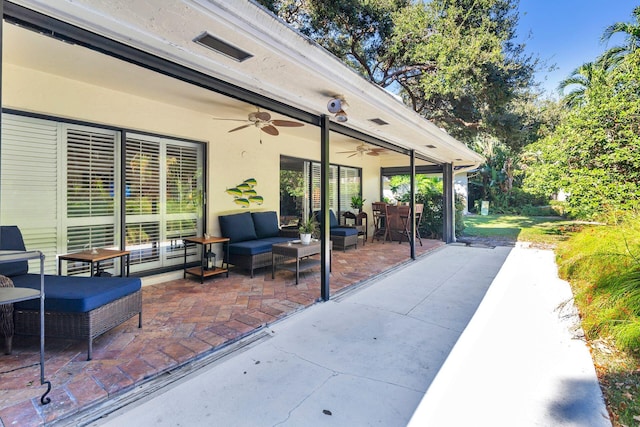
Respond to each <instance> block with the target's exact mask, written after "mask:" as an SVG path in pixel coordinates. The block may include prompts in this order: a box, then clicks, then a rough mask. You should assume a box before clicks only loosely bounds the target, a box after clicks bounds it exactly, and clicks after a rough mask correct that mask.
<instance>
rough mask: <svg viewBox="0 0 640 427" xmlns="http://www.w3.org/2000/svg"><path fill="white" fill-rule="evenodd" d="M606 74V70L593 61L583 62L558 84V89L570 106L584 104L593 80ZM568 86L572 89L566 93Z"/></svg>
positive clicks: (566, 103) (563, 99)
mask: <svg viewBox="0 0 640 427" xmlns="http://www.w3.org/2000/svg"><path fill="white" fill-rule="evenodd" d="M604 74H605V71H604V70H603V69H602V68H600V67H599V66H598V65H597V64H594V63H593V62H587V63H585V64H582V65H581V66H579V67H578V68H576V69H575V70H573V72H572V73H571V75H570V76H569V77H567V78H566V79H564V80H562V81H561V82H560V84H559V85H558V90H559V91H560V93H561V94H562V95H563V98H562V101H563V102H564V103H565V105H566V106H567V107H569V108H574V107H579V106H580V105H583V104H584V102H585V100H586V93H587V91H588V90H589V88H590V87H591V84H592V82H594V81H595V80H596V79H597V78H599V77H602V76H603V75H604ZM567 88H571V90H570V91H569V92H568V93H566V94H565V93H564V91H565V90H566V89H567Z"/></svg>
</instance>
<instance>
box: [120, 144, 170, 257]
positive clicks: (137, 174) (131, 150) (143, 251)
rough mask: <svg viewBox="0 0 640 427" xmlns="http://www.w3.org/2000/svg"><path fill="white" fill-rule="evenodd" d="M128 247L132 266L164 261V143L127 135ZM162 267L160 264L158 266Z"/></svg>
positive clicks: (126, 227)
mask: <svg viewBox="0 0 640 427" xmlns="http://www.w3.org/2000/svg"><path fill="white" fill-rule="evenodd" d="M126 147H127V148H126V153H127V154H126V158H127V165H126V177H127V178H126V180H127V184H126V215H127V221H126V226H125V231H126V246H127V249H128V250H132V252H131V258H130V262H131V265H136V264H142V263H156V262H159V261H160V216H159V213H160V194H161V188H160V183H161V182H162V177H161V176H160V172H161V168H160V144H159V141H158V139H157V138H152V137H146V136H145V137H137V136H131V135H128V136H127V143H126ZM158 265H159V264H158Z"/></svg>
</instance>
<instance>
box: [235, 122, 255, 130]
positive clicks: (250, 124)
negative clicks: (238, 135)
mask: <svg viewBox="0 0 640 427" xmlns="http://www.w3.org/2000/svg"><path fill="white" fill-rule="evenodd" d="M249 126H253V123H249V124H248V125H242V126H240V127H237V128H234V129H231V130H230V131H229V132H235V131H237V130H240V129H244V128H248V127H249Z"/></svg>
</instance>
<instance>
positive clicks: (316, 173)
mask: <svg viewBox="0 0 640 427" xmlns="http://www.w3.org/2000/svg"><path fill="white" fill-rule="evenodd" d="M320 174H321V167H320V163H315V162H312V163H311V196H310V197H311V208H312V211H313V212H315V211H317V210H320V206H321V203H320V188H321V176H320ZM329 209H333V211H334V212H335V213H336V215H337V214H338V167H337V166H334V165H331V166H329Z"/></svg>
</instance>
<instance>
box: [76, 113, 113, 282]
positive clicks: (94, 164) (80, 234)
mask: <svg viewBox="0 0 640 427" xmlns="http://www.w3.org/2000/svg"><path fill="white" fill-rule="evenodd" d="M65 135H66V211H67V214H66V237H67V245H66V246H67V247H66V251H67V252H76V251H82V250H87V249H89V248H113V247H117V246H118V245H117V230H116V203H117V197H116V194H117V189H118V185H117V184H116V154H117V145H118V144H117V143H118V134H117V133H116V132H115V131H108V130H103V129H94V128H88V127H77V126H72V125H68V126H65ZM104 266H105V267H107V268H110V267H113V262H109V263H104ZM88 271H89V270H88V266H87V265H86V264H82V263H78V264H77V265H76V264H73V263H68V264H67V274H80V273H86V272H88Z"/></svg>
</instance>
